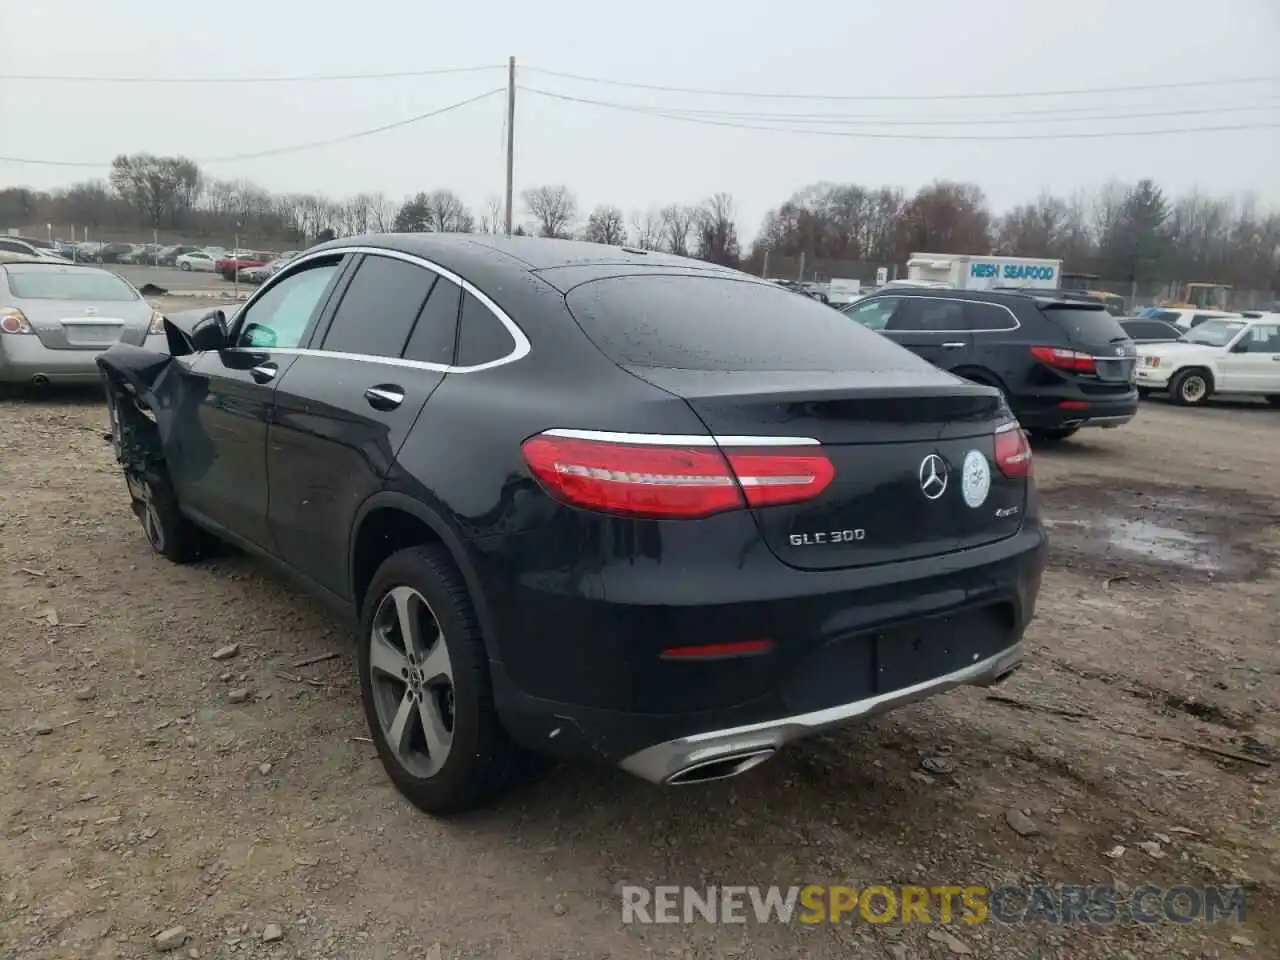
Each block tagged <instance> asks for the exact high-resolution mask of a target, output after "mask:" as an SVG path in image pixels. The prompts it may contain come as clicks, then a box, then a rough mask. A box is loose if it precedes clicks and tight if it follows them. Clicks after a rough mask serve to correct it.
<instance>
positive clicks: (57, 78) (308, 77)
mask: <svg viewBox="0 0 1280 960" xmlns="http://www.w3.org/2000/svg"><path fill="white" fill-rule="evenodd" d="M506 66H507V65H506V64H505V63H497V64H485V65H482V66H475V67H444V68H441V69H437V70H396V71H391V72H388V73H314V74H299V75H294V76H275V77H87V76H73V75H67V74H54V75H48V74H45V75H37V74H28V73H4V74H0V80H31V81H46V80H48V81H52V82H55V83H189V84H190V83H315V82H328V81H350V80H399V79H404V78H407V77H440V76H445V75H446V74H455V73H479V72H481V71H484V70H505V69H506Z"/></svg>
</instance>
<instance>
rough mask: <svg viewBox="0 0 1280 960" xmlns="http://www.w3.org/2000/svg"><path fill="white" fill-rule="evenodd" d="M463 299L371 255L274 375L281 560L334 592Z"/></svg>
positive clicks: (273, 475)
mask: <svg viewBox="0 0 1280 960" xmlns="http://www.w3.org/2000/svg"><path fill="white" fill-rule="evenodd" d="M461 301H462V291H461V290H460V288H459V286H458V284H456V283H455V282H454V281H453V280H452V279H450V278H449V277H445V276H441V275H439V274H437V273H436V272H434V271H432V270H429V269H427V267H425V266H424V265H422V264H420V263H417V262H411V261H408V260H404V259H400V258H398V257H394V256H391V255H389V254H387V255H384V254H368V255H366V256H365V257H363V259H362V260H361V261H360V263H359V264H358V265H357V266H356V268H355V272H354V274H353V275H352V277H351V280H350V283H349V284H348V285H347V286H346V289H345V290H344V291H342V292H341V294H340V299H339V300H338V302H337V305H336V309H333V310H331V311H330V313H329V316H328V317H327V319H326V321H325V322H324V323H323V324H322V325H321V327H320V329H318V330H317V332H316V334H315V336H314V337H313V340H312V348H311V349H308V350H306V351H304V352H303V353H302V355H300V356H299V357H298V358H297V360H296V361H295V362H294V363H293V365H292V366H291V367H290V368H289V371H288V373H287V375H285V376H284V377H282V378H281V380H280V388H279V394H278V397H277V408H276V414H275V417H274V419H273V422H272V425H271V429H270V435H269V443H268V449H267V471H268V474H269V478H270V480H269V484H270V491H271V494H270V507H269V516H270V525H271V531H272V535H273V537H274V540H275V543H276V545H277V552H278V554H279V556H280V557H281V559H283V560H284V561H285V562H287V563H288V564H290V565H291V566H292V567H294V568H295V569H297V570H299V571H300V572H302V573H303V574H305V575H306V576H307V577H309V578H310V579H311V580H313V581H315V582H316V583H317V584H319V585H320V586H322V587H324V588H326V589H328V590H330V591H332V592H333V593H336V594H337V595H339V596H344V597H345V596H346V595H347V592H348V578H347V559H348V554H347V550H348V540H349V535H350V532H351V528H352V524H353V522H354V519H355V515H356V511H357V510H358V509H359V508H360V506H361V505H362V504H363V503H364V501H365V500H367V499H368V498H369V497H370V496H372V495H373V494H374V493H376V492H377V491H378V490H379V489H381V488H382V485H383V482H384V480H385V479H386V477H387V474H388V472H389V471H390V470H391V469H392V467H393V464H394V463H395V460H396V455H397V454H398V453H399V451H400V447H401V446H402V445H403V443H404V441H405V438H406V437H407V436H408V434H409V431H410V429H411V428H412V427H413V425H414V422H415V421H416V420H417V419H418V415H419V414H420V413H421V412H422V408H423V405H424V404H425V403H426V402H427V398H428V397H429V396H430V395H431V393H432V392H433V391H434V390H435V389H436V387H438V386H439V385H440V382H441V380H442V379H443V378H444V375H445V373H446V371H447V370H448V369H449V368H450V363H451V361H452V357H453V351H454V339H455V333H456V327H457V322H458V312H459V307H460V305H461Z"/></svg>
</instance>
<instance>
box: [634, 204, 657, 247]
mask: <svg viewBox="0 0 1280 960" xmlns="http://www.w3.org/2000/svg"><path fill="white" fill-rule="evenodd" d="M631 231H632V232H631V237H632V239H631V245H632V246H634V247H636V248H638V249H640V250H658V249H661V247H662V213H661V211H659V210H658V208H657V207H649V208H648V209H647V210H643V211H641V210H633V211H632V212H631Z"/></svg>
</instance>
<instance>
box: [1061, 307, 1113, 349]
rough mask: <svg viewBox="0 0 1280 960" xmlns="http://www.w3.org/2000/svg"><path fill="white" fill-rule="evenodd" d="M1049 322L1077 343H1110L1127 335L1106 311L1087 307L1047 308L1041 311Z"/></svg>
mask: <svg viewBox="0 0 1280 960" xmlns="http://www.w3.org/2000/svg"><path fill="white" fill-rule="evenodd" d="M1041 313H1043V314H1044V315H1045V316H1046V317H1048V318H1049V320H1050V321H1051V322H1053V323H1055V324H1057V325H1058V326H1059V327H1061V328H1062V329H1063V330H1065V331H1066V332H1067V336H1068V337H1070V338H1071V339H1072V340H1073V341H1074V342H1076V343H1110V342H1111V341H1113V340H1123V339H1124V338H1125V337H1126V336H1127V335H1126V334H1125V332H1124V327H1122V326H1120V321H1118V320H1117V319H1116V318H1115V317H1113V316H1112V315H1111V314H1109V313H1108V312H1107V311H1106V310H1102V309H1098V308H1095V309H1092V310H1090V309H1089V308H1087V307H1045V308H1043V309H1042V310H1041Z"/></svg>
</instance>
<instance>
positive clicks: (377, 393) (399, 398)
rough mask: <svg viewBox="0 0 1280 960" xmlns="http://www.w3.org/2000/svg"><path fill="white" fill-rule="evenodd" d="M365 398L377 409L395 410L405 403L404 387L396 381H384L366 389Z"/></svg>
mask: <svg viewBox="0 0 1280 960" xmlns="http://www.w3.org/2000/svg"><path fill="white" fill-rule="evenodd" d="M364 398H365V399H366V400H368V401H369V406H371V407H373V409H375V410H394V409H395V408H396V407H398V406H400V404H402V403H404V389H403V388H401V387H399V386H396V385H395V384H394V383H383V384H379V385H378V386H376V387H370V388H369V389H368V390H366V391H365V392H364Z"/></svg>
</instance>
